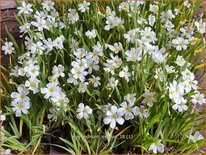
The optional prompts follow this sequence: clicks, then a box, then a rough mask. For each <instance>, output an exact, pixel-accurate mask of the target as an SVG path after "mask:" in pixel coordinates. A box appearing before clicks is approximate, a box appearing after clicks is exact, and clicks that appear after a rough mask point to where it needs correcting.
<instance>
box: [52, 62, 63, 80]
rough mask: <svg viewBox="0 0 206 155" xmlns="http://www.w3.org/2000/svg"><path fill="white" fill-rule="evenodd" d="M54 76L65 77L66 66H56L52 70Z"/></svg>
mask: <svg viewBox="0 0 206 155" xmlns="http://www.w3.org/2000/svg"><path fill="white" fill-rule="evenodd" d="M52 74H53V75H54V76H56V77H60V76H61V77H64V76H65V74H64V66H62V65H58V66H54V67H53V70H52Z"/></svg>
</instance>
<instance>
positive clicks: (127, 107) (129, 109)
mask: <svg viewBox="0 0 206 155" xmlns="http://www.w3.org/2000/svg"><path fill="white" fill-rule="evenodd" d="M120 105H121V107H120V108H119V111H120V112H121V113H122V115H124V116H125V120H130V119H134V115H135V114H136V111H135V110H136V109H135V107H133V106H134V103H132V102H130V103H127V102H122V103H121V104H120Z"/></svg>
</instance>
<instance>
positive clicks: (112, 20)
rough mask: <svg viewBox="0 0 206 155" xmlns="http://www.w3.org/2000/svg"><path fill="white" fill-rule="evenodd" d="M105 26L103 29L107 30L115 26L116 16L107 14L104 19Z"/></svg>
mask: <svg viewBox="0 0 206 155" xmlns="http://www.w3.org/2000/svg"><path fill="white" fill-rule="evenodd" d="M106 24H107V25H106V26H105V27H104V29H105V30H107V31H109V30H110V29H113V28H114V27H115V26H117V17H114V16H109V17H108V18H107V20H106Z"/></svg>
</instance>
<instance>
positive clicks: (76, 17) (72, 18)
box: [68, 9, 79, 24]
mask: <svg viewBox="0 0 206 155" xmlns="http://www.w3.org/2000/svg"><path fill="white" fill-rule="evenodd" d="M68 11H69V13H68V17H69V21H70V22H71V23H72V24H74V23H76V22H77V21H78V20H79V15H78V13H77V11H76V9H69V10H68Z"/></svg>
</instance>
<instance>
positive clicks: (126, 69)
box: [119, 66, 132, 82]
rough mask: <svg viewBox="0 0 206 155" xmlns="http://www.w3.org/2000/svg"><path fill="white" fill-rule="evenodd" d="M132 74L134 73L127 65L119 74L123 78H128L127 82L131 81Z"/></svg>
mask: <svg viewBox="0 0 206 155" xmlns="http://www.w3.org/2000/svg"><path fill="white" fill-rule="evenodd" d="M131 75H132V74H131V73H130V72H129V69H128V67H127V66H126V67H123V70H122V71H120V72H119V76H120V77H122V78H123V77H124V78H125V79H126V80H127V82H129V77H130V76H131Z"/></svg>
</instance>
